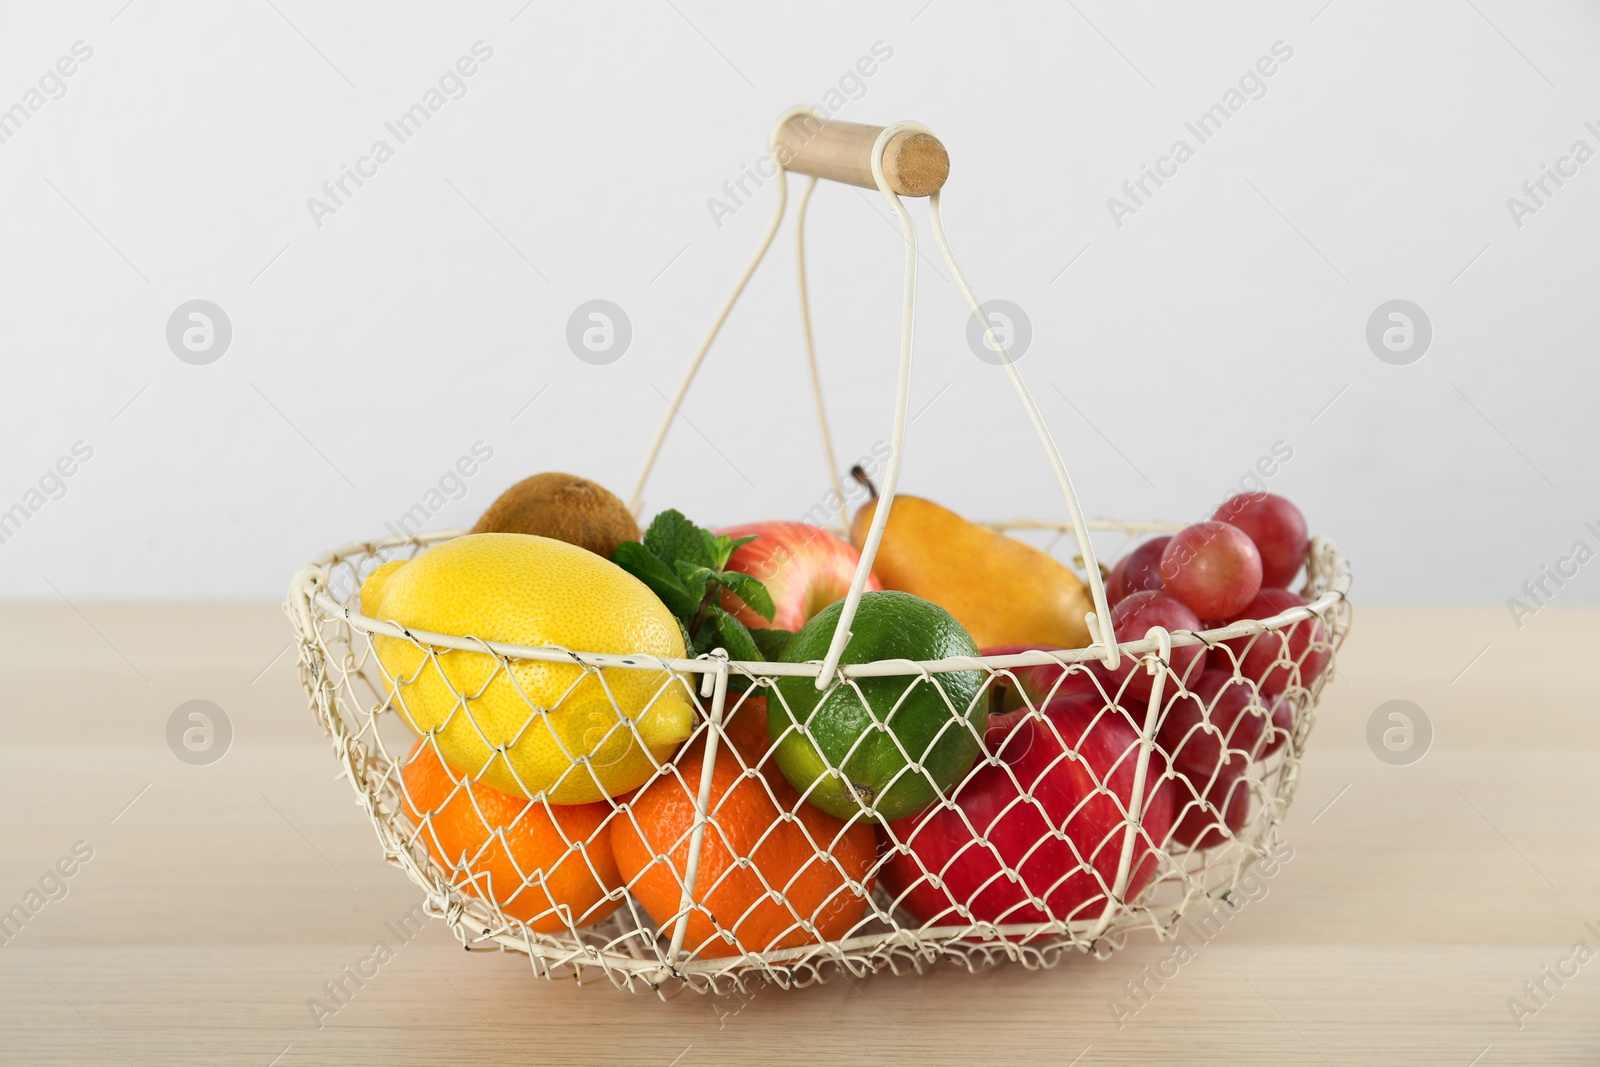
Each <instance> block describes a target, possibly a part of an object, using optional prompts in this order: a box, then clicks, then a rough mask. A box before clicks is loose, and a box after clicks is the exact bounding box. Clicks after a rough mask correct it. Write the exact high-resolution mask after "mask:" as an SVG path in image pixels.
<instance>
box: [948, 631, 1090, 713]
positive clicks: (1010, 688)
mask: <svg viewBox="0 0 1600 1067" xmlns="http://www.w3.org/2000/svg"><path fill="white" fill-rule="evenodd" d="M1061 651H1064V650H1063V649H1059V648H1054V647H1048V646H1040V645H996V646H994V647H993V648H986V649H983V650H982V651H981V652H979V653H978V654H979V655H980V656H985V657H988V656H1015V655H1017V654H1018V653H1022V652H1061ZM989 684H990V686H992V687H993V688H992V694H993V695H992V696H991V697H990V703H989V706H990V707H991V708H995V709H998V710H1000V711H1015V710H1017V709H1018V708H1026V707H1027V706H1028V704H1030V703H1031V704H1032V705H1033V706H1034V707H1036V708H1037V707H1041V706H1042V705H1044V704H1045V703H1046V702H1047V701H1050V700H1053V699H1055V698H1056V697H1058V696H1071V695H1081V696H1092V697H1095V698H1096V699H1098V698H1099V695H1100V692H1099V690H1098V689H1096V688H1095V684H1094V677H1093V674H1092V668H1091V667H1090V665H1089V664H1087V663H1084V664H1080V665H1078V666H1077V667H1076V668H1075V669H1073V670H1070V671H1069V670H1068V669H1067V668H1066V667H1063V666H1061V665H1060V664H1057V663H1045V664H1041V665H1039V666H1033V667H1009V668H1007V669H1006V672H1005V673H1004V674H996V675H995V676H994V680H993V681H991V682H990V683H989Z"/></svg>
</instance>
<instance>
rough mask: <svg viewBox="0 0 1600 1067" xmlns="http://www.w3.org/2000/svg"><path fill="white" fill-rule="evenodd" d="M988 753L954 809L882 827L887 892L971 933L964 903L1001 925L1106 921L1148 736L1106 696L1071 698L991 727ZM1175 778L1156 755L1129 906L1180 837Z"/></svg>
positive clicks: (918, 913) (927, 919) (958, 793)
mask: <svg viewBox="0 0 1600 1067" xmlns="http://www.w3.org/2000/svg"><path fill="white" fill-rule="evenodd" d="M997 720H999V721H997ZM985 745H986V747H987V748H988V749H989V751H990V752H991V753H993V755H994V757H995V759H994V762H993V763H989V762H982V763H980V764H979V765H978V767H977V768H976V769H975V770H974V771H973V772H972V773H971V774H969V775H968V776H967V778H966V779H965V780H964V781H963V782H962V783H961V784H960V785H958V786H957V787H956V788H955V790H954V791H953V792H952V795H951V797H950V803H949V804H944V803H941V804H937V805H935V806H934V807H932V808H929V809H928V810H926V811H924V812H921V813H919V814H917V815H912V816H909V817H907V818H904V819H897V820H895V821H893V822H890V823H889V824H887V826H886V827H884V829H883V831H882V833H883V837H884V850H885V851H886V852H887V858H886V860H885V863H884V867H883V882H884V884H885V885H886V886H887V887H888V888H889V890H890V892H892V893H893V894H894V896H895V899H896V900H897V901H898V902H899V903H900V904H901V905H902V906H903V907H904V908H905V909H906V911H908V912H909V913H910V914H911V915H912V916H914V917H915V918H916V920H917V921H918V922H921V923H932V924H935V925H953V926H962V925H965V924H966V923H967V922H968V921H969V920H968V919H967V918H966V917H965V916H964V915H963V914H962V912H961V911H960V910H958V908H963V907H964V908H966V909H968V911H969V913H970V915H971V920H970V921H973V922H983V923H995V924H1004V923H1039V922H1047V921H1049V920H1051V919H1059V920H1062V921H1082V920H1092V919H1096V918H1098V917H1099V915H1100V913H1101V911H1102V909H1104V907H1105V906H1106V901H1107V894H1108V893H1110V892H1111V891H1112V890H1113V889H1114V888H1115V883H1116V877H1117V866H1118V864H1119V862H1120V861H1121V859H1122V856H1123V847H1124V841H1125V838H1126V833H1125V831H1126V828H1127V826H1128V822H1127V818H1126V812H1127V809H1128V807H1129V805H1130V804H1131V802H1132V799H1133V796H1134V789H1133V781H1134V775H1135V772H1136V767H1137V763H1138V759H1139V752H1140V748H1141V746H1140V742H1139V734H1138V732H1137V731H1135V729H1134V728H1133V726H1132V725H1130V724H1129V722H1128V720H1127V719H1126V718H1125V717H1124V716H1123V715H1122V714H1121V713H1120V712H1117V711H1115V710H1112V711H1107V710H1105V709H1104V708H1103V707H1102V706H1101V704H1100V702H1099V701H1098V700H1086V699H1083V698H1078V697H1065V698H1057V699H1056V700H1053V701H1051V702H1050V703H1049V704H1048V705H1046V706H1045V708H1044V709H1043V710H1042V711H1038V712H1026V711H1023V712H1014V713H1011V714H1010V715H1005V716H998V717H996V718H995V719H991V720H990V730H989V733H988V734H987V736H986V738H985ZM1166 770H1167V765H1166V761H1165V759H1163V758H1162V757H1161V756H1160V754H1159V752H1152V753H1151V760H1150V765H1149V768H1148V770H1147V771H1146V778H1145V795H1146V798H1147V799H1146V805H1147V806H1146V810H1145V811H1144V813H1143V816H1142V818H1141V820H1140V822H1141V826H1140V829H1139V830H1138V832H1137V833H1136V834H1135V836H1134V842H1133V856H1132V857H1131V859H1130V866H1129V879H1128V887H1127V890H1126V893H1125V896H1126V899H1132V898H1133V897H1135V896H1137V895H1138V894H1139V892H1140V891H1141V890H1143V889H1144V888H1145V887H1146V886H1147V885H1149V884H1150V882H1151V881H1152V880H1153V879H1154V878H1155V875H1156V872H1157V868H1158V864H1159V856H1158V854H1157V852H1158V843H1159V842H1163V841H1165V840H1166V839H1167V837H1168V836H1169V834H1170V833H1171V831H1172V825H1173V818H1174V810H1173V801H1174V799H1175V797H1176V796H1177V795H1178V794H1176V793H1175V791H1174V790H1173V789H1171V788H1170V785H1171V780H1170V779H1167V781H1166V782H1165V783H1163V775H1164V774H1165V773H1166ZM974 831H976V833H975V832H974ZM980 838H981V840H980ZM897 846H904V847H905V849H906V850H908V851H901V850H900V849H899V847H897ZM930 875H931V876H932V877H933V878H937V882H934V881H933V880H932V878H930ZM1012 876H1015V880H1013V877H1012ZM1035 901H1039V902H1040V903H1042V905H1043V906H1042V907H1041V906H1040V903H1035Z"/></svg>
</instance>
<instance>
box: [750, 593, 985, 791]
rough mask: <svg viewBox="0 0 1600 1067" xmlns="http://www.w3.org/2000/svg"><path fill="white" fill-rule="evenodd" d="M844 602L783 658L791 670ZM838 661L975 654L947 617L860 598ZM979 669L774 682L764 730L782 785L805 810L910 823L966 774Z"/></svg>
mask: <svg viewBox="0 0 1600 1067" xmlns="http://www.w3.org/2000/svg"><path fill="white" fill-rule="evenodd" d="M843 610H844V601H842V600H841V601H838V602H836V603H834V604H832V605H830V606H829V607H827V608H824V609H823V610H822V611H821V612H820V613H818V614H817V615H816V617H814V618H813V619H812V620H811V621H810V622H808V623H806V624H805V626H804V627H802V628H801V630H800V632H799V633H798V634H796V635H795V637H794V640H793V641H791V642H790V643H789V647H788V648H787V649H785V650H784V653H783V660H784V662H787V663H807V662H810V661H814V660H820V659H822V658H823V657H824V656H826V655H827V652H828V645H829V643H830V642H831V641H832V640H833V631H834V628H835V627H836V626H837V625H838V623H839V616H840V614H841V612H842V611H843ZM851 632H852V636H851V638H850V643H849V644H848V645H846V646H845V650H844V656H843V658H842V659H841V660H840V662H841V663H869V662H872V661H873V660H886V659H887V660H896V659H897V660H931V659H945V658H948V657H951V656H976V655H977V654H978V646H977V645H976V644H974V643H973V641H972V638H971V636H969V635H968V633H967V631H966V630H964V629H962V628H961V624H960V623H958V622H956V620H955V618H954V617H953V616H952V615H951V614H950V613H949V612H948V611H946V610H944V609H943V608H941V607H939V606H938V605H937V604H932V603H929V602H928V601H926V600H923V599H922V598H921V597H915V596H912V595H911V594H910V593H900V592H893V591H884V592H870V593H867V594H865V595H863V596H862V598H861V605H860V607H859V608H858V609H857V610H856V617H855V622H854V624H853V625H852V626H851ZM982 687H983V672H982V671H952V672H949V673H945V674H934V675H929V676H927V677H919V676H914V675H896V676H890V677H883V678H858V679H856V680H855V681H854V682H853V683H846V682H844V681H842V680H841V681H835V683H834V684H833V685H832V686H830V687H829V688H828V689H827V690H825V691H819V690H818V689H817V687H816V681H815V679H812V678H780V679H779V680H778V681H777V682H776V683H775V688H776V692H775V693H774V694H773V698H772V699H769V700H768V701H767V733H768V735H769V736H770V737H771V738H772V742H773V750H774V758H775V759H776V760H777V763H778V767H779V768H780V769H782V771H783V775H784V777H785V778H787V779H789V782H790V784H791V785H793V786H794V787H795V788H796V789H798V790H799V791H800V792H801V794H802V795H804V796H805V798H806V799H807V800H809V801H810V802H811V803H812V804H815V805H816V806H817V807H819V808H821V809H822V810H823V811H826V812H828V813H829V814H830V815H836V816H838V817H839V818H841V819H848V818H850V817H851V816H852V815H855V814H856V813H857V812H861V811H865V812H866V813H867V816H868V817H869V818H875V819H899V818H904V817H905V816H907V815H915V814H916V813H917V812H919V811H921V810H922V809H924V808H926V807H928V805H930V804H932V803H933V802H934V801H935V800H937V799H938V795H939V793H940V792H948V791H949V789H950V788H951V787H952V786H954V785H955V784H956V783H957V782H959V781H960V780H961V779H962V777H963V776H965V775H966V773H967V771H969V770H971V769H972V765H973V763H974V762H975V761H976V760H977V758H978V752H979V749H980V740H981V738H982V737H983V732H984V729H985V728H986V727H987V726H988V722H989V707H988V701H986V700H980V699H979V692H980V691H981V689H982Z"/></svg>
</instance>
